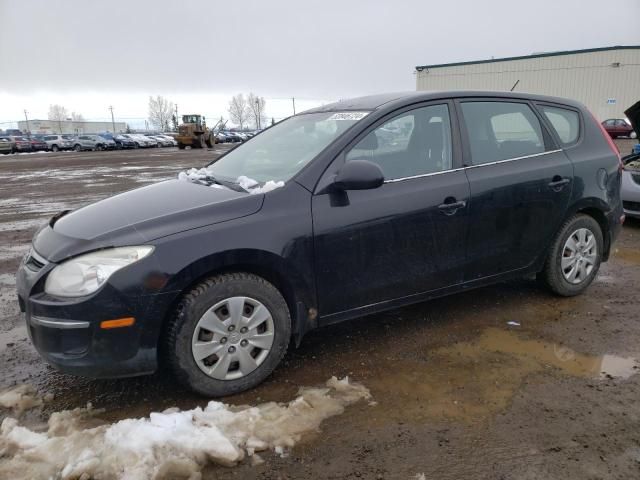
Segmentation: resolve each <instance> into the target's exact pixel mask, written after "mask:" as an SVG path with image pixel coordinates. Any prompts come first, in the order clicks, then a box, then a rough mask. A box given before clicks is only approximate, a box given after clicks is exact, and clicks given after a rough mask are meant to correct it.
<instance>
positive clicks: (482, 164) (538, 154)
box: [466, 148, 562, 168]
mask: <svg viewBox="0 0 640 480" xmlns="http://www.w3.org/2000/svg"><path fill="white" fill-rule="evenodd" d="M561 151H562V149H561V148H558V149H556V150H549V151H547V152H540V153H534V154H531V155H524V156H522V157H513V158H505V159H504V160H497V161H495V162H487V163H479V164H478V165H469V166H468V167H466V168H478V167H486V166H488V165H498V164H499V163H506V162H515V161H516V160H524V159H525V158H534V157H541V156H543V155H549V154H550V153H558V152H561Z"/></svg>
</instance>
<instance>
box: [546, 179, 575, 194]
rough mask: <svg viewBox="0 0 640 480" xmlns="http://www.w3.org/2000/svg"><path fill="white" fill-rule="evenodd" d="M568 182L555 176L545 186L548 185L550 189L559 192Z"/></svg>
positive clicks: (568, 180) (569, 180)
mask: <svg viewBox="0 0 640 480" xmlns="http://www.w3.org/2000/svg"><path fill="white" fill-rule="evenodd" d="M570 182H571V179H570V178H562V177H561V176H560V175H556V176H555V177H553V179H552V180H551V182H549V183H548V184H547V185H549V186H550V187H551V188H553V189H554V190H556V191H560V190H562V187H564V186H565V185H567V184H569V183H570Z"/></svg>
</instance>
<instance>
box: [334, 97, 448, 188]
mask: <svg viewBox="0 0 640 480" xmlns="http://www.w3.org/2000/svg"><path fill="white" fill-rule="evenodd" d="M451 148H452V147H451V122H450V120H449V107H448V106H447V105H432V106H428V107H422V108H416V109H415V110H410V111H408V112H405V113H402V114H400V115H398V116H397V117H395V118H393V119H391V120H389V121H388V122H386V123H384V124H383V125H381V126H379V127H378V128H376V129H375V130H373V131H372V132H370V133H369V134H368V135H367V136H366V137H364V138H363V139H362V140H360V142H358V143H357V144H356V145H355V146H354V147H353V148H352V149H351V150H350V151H349V152H348V153H347V155H346V160H347V161H350V160H369V161H371V162H374V163H376V164H378V165H379V166H380V168H381V169H382V172H383V173H384V178H385V180H396V179H400V178H406V177H413V176H416V175H424V174H427V173H436V172H442V171H445V170H450V169H451V162H452V153H451Z"/></svg>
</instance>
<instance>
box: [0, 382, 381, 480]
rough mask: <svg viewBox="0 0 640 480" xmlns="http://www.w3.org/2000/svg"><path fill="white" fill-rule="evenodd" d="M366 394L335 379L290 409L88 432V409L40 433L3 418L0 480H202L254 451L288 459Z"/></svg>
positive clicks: (189, 416)
mask: <svg viewBox="0 0 640 480" xmlns="http://www.w3.org/2000/svg"><path fill="white" fill-rule="evenodd" d="M370 398H371V395H370V394H369V390H368V389H367V388H365V387H364V386H362V385H359V384H355V383H350V382H349V379H348V378H344V379H343V380H338V379H337V378H336V377H332V378H331V379H330V380H328V381H327V382H326V386H325V387H322V388H301V389H300V391H299V392H298V397H297V398H296V399H294V400H292V401H290V402H289V403H286V404H283V403H275V402H270V403H265V404H262V405H258V406H255V407H251V406H243V407H233V406H230V405H226V404H224V403H221V402H216V401H211V402H209V404H208V405H207V406H206V407H205V408H204V409H202V408H200V407H198V408H195V409H193V410H187V411H180V410H178V409H175V408H174V409H169V410H165V411H164V412H161V413H151V414H150V415H149V417H148V418H139V419H127V420H122V421H120V422H117V423H114V424H111V425H100V426H93V427H92V428H87V421H88V420H91V419H92V418H93V416H94V411H92V409H91V406H90V405H89V406H88V407H87V408H82V409H76V410H71V411H63V412H58V413H54V414H52V415H51V417H50V418H49V422H48V430H47V431H44V432H37V431H33V430H30V429H28V428H25V427H23V426H20V425H19V424H18V421H17V420H15V419H12V418H6V419H5V420H4V421H3V422H2V425H1V426H0V478H12V479H20V478H22V479H26V478H29V479H47V478H60V479H62V480H70V479H77V478H105V479H121V480H142V479H151V478H153V479H161V478H167V479H169V478H171V479H174V478H200V471H201V469H202V468H203V467H204V466H205V465H206V464H207V463H218V464H221V465H227V466H231V465H234V464H236V463H238V462H240V461H241V460H243V458H245V457H246V456H249V457H252V458H251V462H252V464H254V465H255V464H259V463H261V462H262V461H263V460H262V459H261V458H260V457H259V456H258V455H257V453H256V452H259V451H264V450H274V451H275V452H276V453H277V454H279V455H286V449H288V448H291V447H293V446H294V445H295V444H296V443H297V442H298V441H299V440H300V438H301V437H302V435H304V434H305V433H306V432H310V431H314V430H317V429H318V428H319V426H320V424H321V423H322V421H323V420H325V419H326V418H329V417H331V416H334V415H339V414H341V413H343V412H344V409H345V407H346V406H348V405H350V404H352V403H355V402H357V401H359V400H361V399H365V400H366V399H370Z"/></svg>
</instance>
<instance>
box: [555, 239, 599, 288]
mask: <svg viewBox="0 0 640 480" xmlns="http://www.w3.org/2000/svg"><path fill="white" fill-rule="evenodd" d="M597 258H598V244H597V242H596V238H595V236H594V235H593V232H591V230H589V229H587V228H579V229H578V230H576V231H574V232H573V233H572V234H571V235H569V238H567V241H566V242H565V244H564V248H563V249H562V258H561V260H560V262H561V267H562V275H563V276H564V278H565V280H567V281H568V282H569V283H572V284H574V285H577V284H579V283H581V282H583V281H585V280H586V279H587V278H588V277H589V275H590V274H591V272H592V271H593V268H594V266H595V264H596V261H597Z"/></svg>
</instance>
